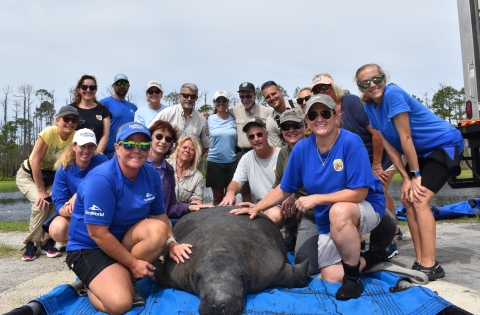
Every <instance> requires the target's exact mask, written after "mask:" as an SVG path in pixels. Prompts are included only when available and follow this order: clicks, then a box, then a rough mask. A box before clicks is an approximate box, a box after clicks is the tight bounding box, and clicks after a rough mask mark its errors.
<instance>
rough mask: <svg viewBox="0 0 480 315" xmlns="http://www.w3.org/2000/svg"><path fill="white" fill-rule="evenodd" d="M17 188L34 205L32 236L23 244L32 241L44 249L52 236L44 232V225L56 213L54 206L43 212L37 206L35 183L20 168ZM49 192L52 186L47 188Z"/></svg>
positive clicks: (31, 221)
mask: <svg viewBox="0 0 480 315" xmlns="http://www.w3.org/2000/svg"><path fill="white" fill-rule="evenodd" d="M17 186H18V189H20V191H21V192H22V194H23V195H24V196H25V197H26V198H27V199H28V200H29V201H30V203H31V204H32V214H31V216H30V234H29V235H28V236H27V238H25V240H24V241H23V244H25V245H26V244H27V242H29V241H32V242H33V243H34V245H35V246H37V247H39V248H40V247H42V246H43V245H45V243H46V242H47V241H48V240H49V239H50V238H51V237H50V235H49V234H48V233H46V232H44V231H43V229H42V224H43V223H44V222H45V221H47V219H48V218H50V217H51V216H52V215H53V213H54V212H55V207H54V206H53V204H51V205H50V207H49V208H48V210H45V211H42V210H40V209H39V208H37V207H36V206H35V203H36V202H37V198H38V190H37V186H36V185H35V182H34V181H33V179H32V177H31V176H30V174H28V173H27V172H25V171H24V170H23V169H22V168H20V169H19V170H18V172H17ZM45 188H46V190H47V192H48V193H50V192H51V191H52V185H50V186H48V187H45Z"/></svg>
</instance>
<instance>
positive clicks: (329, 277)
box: [320, 263, 344, 283]
mask: <svg viewBox="0 0 480 315" xmlns="http://www.w3.org/2000/svg"><path fill="white" fill-rule="evenodd" d="M320 273H321V275H322V280H325V281H328V282H333V283H341V282H342V281H343V276H344V272H343V268H342V266H341V265H340V263H336V264H334V265H330V266H327V267H323V268H322V269H321V270H320Z"/></svg>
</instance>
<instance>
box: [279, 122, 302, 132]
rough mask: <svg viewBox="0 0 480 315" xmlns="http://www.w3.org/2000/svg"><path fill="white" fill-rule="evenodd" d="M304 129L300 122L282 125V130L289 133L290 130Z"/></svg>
mask: <svg viewBox="0 0 480 315" xmlns="http://www.w3.org/2000/svg"><path fill="white" fill-rule="evenodd" d="M302 127H303V124H302V123H299V122H292V123H283V124H281V125H280V129H282V130H283V131H289V130H290V128H293V129H301V128H302Z"/></svg>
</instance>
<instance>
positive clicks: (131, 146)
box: [118, 140, 152, 152]
mask: <svg viewBox="0 0 480 315" xmlns="http://www.w3.org/2000/svg"><path fill="white" fill-rule="evenodd" d="M118 145H123V148H124V149H125V150H127V151H133V150H135V147H138V148H139V149H140V151H142V152H146V151H148V150H150V146H151V145H152V144H151V142H135V141H129V140H120V141H118Z"/></svg>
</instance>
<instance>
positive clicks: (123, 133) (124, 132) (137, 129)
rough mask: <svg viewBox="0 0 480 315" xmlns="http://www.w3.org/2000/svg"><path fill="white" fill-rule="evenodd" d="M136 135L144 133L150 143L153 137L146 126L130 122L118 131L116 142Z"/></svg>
mask: <svg viewBox="0 0 480 315" xmlns="http://www.w3.org/2000/svg"><path fill="white" fill-rule="evenodd" d="M134 133H143V134H144V135H146V136H147V137H148V139H149V140H150V141H152V135H151V134H150V130H148V128H147V127H146V126H144V125H142V124H140V123H137V122H129V123H126V124H125V125H123V126H121V127H120V128H119V129H118V132H117V138H116V142H118V141H120V140H125V139H127V138H128V137H130V136H131V135H133V134H134Z"/></svg>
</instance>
